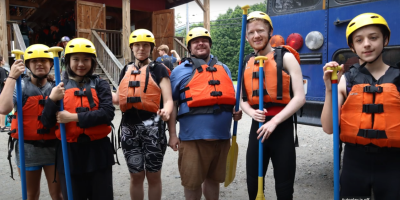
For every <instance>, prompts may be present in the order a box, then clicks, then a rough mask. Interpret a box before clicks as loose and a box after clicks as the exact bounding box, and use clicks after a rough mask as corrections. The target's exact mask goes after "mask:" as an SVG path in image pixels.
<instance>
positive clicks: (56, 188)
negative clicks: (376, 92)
mask: <svg viewBox="0 0 400 200" xmlns="http://www.w3.org/2000/svg"><path fill="white" fill-rule="evenodd" d="M43 170H44V174H45V175H46V179H47V185H48V187H49V194H50V196H51V198H52V199H53V200H62V199H63V196H62V193H61V186H60V181H59V179H58V172H56V177H55V179H56V181H57V182H55V183H53V181H54V170H55V165H48V166H44V167H43Z"/></svg>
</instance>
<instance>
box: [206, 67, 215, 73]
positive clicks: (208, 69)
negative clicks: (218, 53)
mask: <svg viewBox="0 0 400 200" xmlns="http://www.w3.org/2000/svg"><path fill="white" fill-rule="evenodd" d="M206 71H208V72H216V71H217V68H216V67H213V66H208V67H207V68H206Z"/></svg>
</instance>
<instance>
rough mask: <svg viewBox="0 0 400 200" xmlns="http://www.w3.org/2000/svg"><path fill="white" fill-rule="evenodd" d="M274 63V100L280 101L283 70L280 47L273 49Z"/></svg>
mask: <svg viewBox="0 0 400 200" xmlns="http://www.w3.org/2000/svg"><path fill="white" fill-rule="evenodd" d="M275 54H276V58H275V62H276V80H277V83H276V84H277V93H276V99H277V100H282V70H283V49H282V47H277V48H275Z"/></svg>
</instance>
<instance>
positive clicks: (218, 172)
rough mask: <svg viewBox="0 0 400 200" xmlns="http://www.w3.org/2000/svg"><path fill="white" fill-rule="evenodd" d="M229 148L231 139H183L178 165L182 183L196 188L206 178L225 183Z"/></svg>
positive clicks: (191, 188)
mask: <svg viewBox="0 0 400 200" xmlns="http://www.w3.org/2000/svg"><path fill="white" fill-rule="evenodd" d="M229 148H230V140H216V141H205V140H191V141H181V143H180V146H179V159H178V167H179V173H180V174H181V180H182V185H183V186H184V187H185V188H186V189H189V190H196V189H198V188H199V187H200V186H201V184H202V183H203V182H204V180H205V179H206V178H207V179H211V180H213V181H215V182H218V183H223V182H224V181H225V171H226V159H227V156H228V152H229Z"/></svg>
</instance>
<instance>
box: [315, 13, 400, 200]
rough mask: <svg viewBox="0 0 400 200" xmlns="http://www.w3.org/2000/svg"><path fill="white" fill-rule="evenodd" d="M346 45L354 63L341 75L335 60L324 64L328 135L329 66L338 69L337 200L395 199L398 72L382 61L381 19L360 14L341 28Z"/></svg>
mask: <svg viewBox="0 0 400 200" xmlns="http://www.w3.org/2000/svg"><path fill="white" fill-rule="evenodd" d="M346 39H347V44H348V46H349V47H350V49H351V50H352V51H353V52H354V53H356V54H357V56H358V57H359V62H358V63H356V64H354V65H353V66H351V67H350V69H349V70H348V71H346V72H344V69H343V68H344V67H343V65H339V64H338V63H337V62H335V61H331V62H329V63H326V65H325V66H324V68H323V70H324V76H323V79H324V82H325V87H326V90H325V103H324V107H323V110H322V114H321V123H322V128H323V130H324V132H326V133H328V134H332V132H333V124H332V87H331V78H330V77H331V75H332V73H333V70H332V69H329V70H328V69H327V68H328V67H330V68H337V67H339V66H341V69H338V82H339V83H338V103H339V105H338V108H339V116H340V117H339V124H340V126H339V128H340V136H339V137H340V140H341V142H342V143H345V146H344V154H343V165H342V173H341V178H340V185H341V187H340V188H341V189H340V196H341V198H349V197H352V198H360V197H363V198H371V190H373V191H374V197H375V199H383V200H386V199H387V200H389V199H399V198H400V193H399V188H400V179H399V177H400V170H399V169H400V138H399V132H400V128H399V127H400V120H399V117H398V113H399V112H400V102H399V95H400V82H399V80H400V69H399V68H398V67H397V66H389V65H387V64H385V63H384V62H383V60H382V52H383V50H384V47H385V46H387V45H388V44H389V39H390V29H389V25H388V24H387V22H386V20H385V18H383V17H382V16H381V15H379V14H376V13H363V14H360V15H358V16H356V17H355V18H353V19H352V20H351V21H350V23H349V24H348V25H347V29H346Z"/></svg>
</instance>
